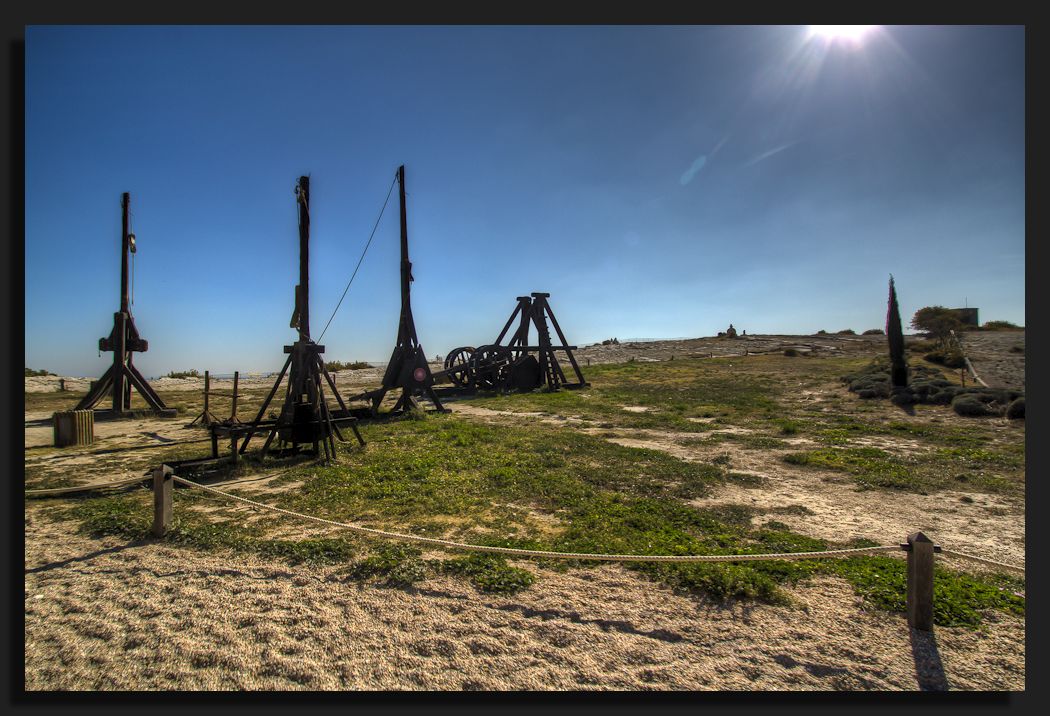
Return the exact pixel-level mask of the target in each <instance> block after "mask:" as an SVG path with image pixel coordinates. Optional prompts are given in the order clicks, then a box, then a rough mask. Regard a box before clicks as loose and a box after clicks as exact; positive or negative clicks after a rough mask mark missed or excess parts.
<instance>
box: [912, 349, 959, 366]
mask: <svg viewBox="0 0 1050 716" xmlns="http://www.w3.org/2000/svg"><path fill="white" fill-rule="evenodd" d="M923 358H925V359H926V360H928V361H930V362H931V363H939V364H940V365H943V366H945V367H947V368H963V367H965V366H966V361H965V360H964V359H963V354H962V353H960V352H959V351H957V350H954V349H953V350H936V351H931V352H930V353H927V354H925V355H924V356H923Z"/></svg>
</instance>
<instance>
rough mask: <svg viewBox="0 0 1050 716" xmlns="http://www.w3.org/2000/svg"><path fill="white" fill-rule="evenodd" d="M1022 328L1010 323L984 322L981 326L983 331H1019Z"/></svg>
mask: <svg viewBox="0 0 1050 716" xmlns="http://www.w3.org/2000/svg"><path fill="white" fill-rule="evenodd" d="M1023 328H1024V326H1019V325H1017V324H1016V323H1010V321H985V323H984V325H983V326H981V330H983V331H1003V330H1015V331H1016V330H1021V329H1023Z"/></svg>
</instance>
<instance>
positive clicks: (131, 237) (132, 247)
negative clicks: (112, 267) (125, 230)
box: [128, 234, 135, 253]
mask: <svg viewBox="0 0 1050 716" xmlns="http://www.w3.org/2000/svg"><path fill="white" fill-rule="evenodd" d="M128 249H129V250H130V251H131V253H135V234H128Z"/></svg>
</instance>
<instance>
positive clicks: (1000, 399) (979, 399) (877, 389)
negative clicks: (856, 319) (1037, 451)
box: [841, 358, 1024, 418]
mask: <svg viewBox="0 0 1050 716" xmlns="http://www.w3.org/2000/svg"><path fill="white" fill-rule="evenodd" d="M908 372H909V378H910V380H909V384H908V386H907V387H904V388H896V389H893V388H891V386H890V376H889V363H888V362H887V361H886V359H885V358H879V359H876V360H875V361H873V362H872V363H871V364H869V365H868V366H866V367H865V368H862V369H861V370H859V371H857V372H856V373H851V374H850V375H844V376H842V377H841V380H842V382H844V383H846V384H847V386H848V389H849V391H850V392H851V393H855V394H856V395H857V397H858V398H865V399H871V398H889V399H890V400H891V402H893V403H894V404H895V405H900V406H907V405H915V404H919V403H923V404H927V405H949V404H950V405H951V406H952V409H953V410H955V412H956V413H957V414H959V415H964V416H967V417H979V416H984V415H1003V414H1004V413H1005V412H1006V410H1007V406H1008V405H1010V404H1011V402H1012V401H1017V400H1019V399H1020V400H1022V401H1023V399H1024V395H1023V394H1022V393H1021V392H1020V391H1017V390H1004V389H999V388H983V387H969V388H965V387H963V386H961V385H956V384H954V383H951V382H950V381H948V380H945V379H944V376H942V375H941V374H940V372H939V371H936V370H934V369H932V368H928V367H926V366H921V365H919V366H912V367H911V368H910V369H909V371H908ZM1015 411H1019V412H1020V413H1021V417H1022V418H1023V417H1024V404H1023V402H1022V403H1021V404H1020V405H1019V406H1018V407H1017V408H1015Z"/></svg>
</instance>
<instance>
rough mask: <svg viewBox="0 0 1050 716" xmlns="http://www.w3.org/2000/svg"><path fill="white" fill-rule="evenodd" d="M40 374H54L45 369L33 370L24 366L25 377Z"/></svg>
mask: <svg viewBox="0 0 1050 716" xmlns="http://www.w3.org/2000/svg"><path fill="white" fill-rule="evenodd" d="M42 375H54V373H52V372H50V371H47V370H43V369H41V370H33V369H32V368H26V375H25V377H26V378H32V377H35V376H42Z"/></svg>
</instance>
